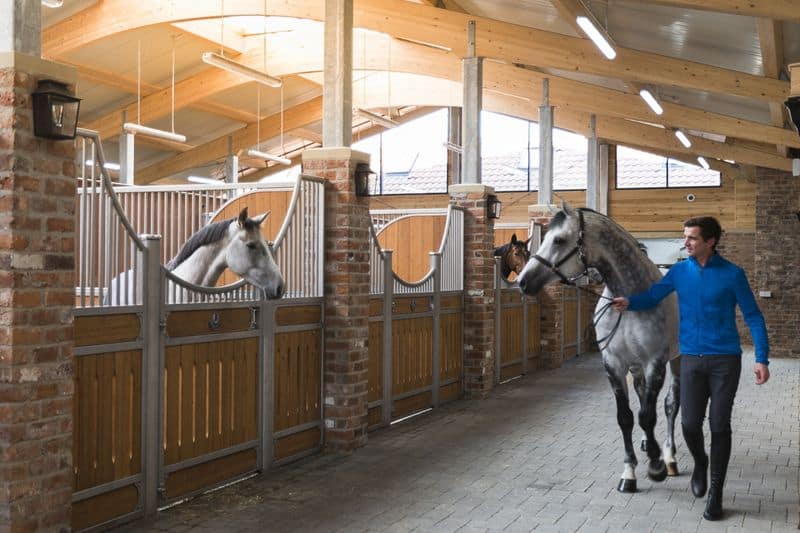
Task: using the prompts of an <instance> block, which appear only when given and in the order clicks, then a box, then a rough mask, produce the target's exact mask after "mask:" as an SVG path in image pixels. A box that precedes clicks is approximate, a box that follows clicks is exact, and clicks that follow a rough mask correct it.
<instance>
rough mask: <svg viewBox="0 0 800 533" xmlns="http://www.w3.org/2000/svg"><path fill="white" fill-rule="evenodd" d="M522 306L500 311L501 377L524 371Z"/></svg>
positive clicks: (506, 377) (505, 377)
mask: <svg viewBox="0 0 800 533" xmlns="http://www.w3.org/2000/svg"><path fill="white" fill-rule="evenodd" d="M522 324H523V309H522V307H512V308H509V309H502V310H501V312H500V379H501V380H505V379H509V378H512V377H514V376H518V375H520V374H521V373H522V348H523V347H522Z"/></svg>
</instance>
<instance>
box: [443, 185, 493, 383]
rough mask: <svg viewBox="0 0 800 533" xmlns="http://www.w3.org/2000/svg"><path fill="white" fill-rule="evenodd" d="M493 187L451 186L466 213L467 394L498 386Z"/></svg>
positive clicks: (453, 196)
mask: <svg viewBox="0 0 800 533" xmlns="http://www.w3.org/2000/svg"><path fill="white" fill-rule="evenodd" d="M490 194H494V189H493V188H492V187H487V186H485V185H480V184H461V185H451V186H450V203H451V204H453V205H456V206H459V207H461V208H463V209H464V210H465V213H464V393H465V395H466V396H467V397H468V398H485V397H486V396H487V394H488V393H489V391H490V390H491V389H492V387H493V385H494V357H495V346H494V344H495V342H494V337H495V329H494V312H495V307H494V306H495V303H496V302H495V299H494V221H493V220H491V219H489V218H487V216H486V199H487V197H488V196H489V195H490Z"/></svg>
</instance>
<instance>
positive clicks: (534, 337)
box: [528, 303, 542, 370]
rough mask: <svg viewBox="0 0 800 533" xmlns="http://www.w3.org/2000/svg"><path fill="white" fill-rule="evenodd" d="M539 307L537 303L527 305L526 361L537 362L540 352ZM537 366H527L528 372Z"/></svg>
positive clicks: (540, 326) (540, 322)
mask: <svg viewBox="0 0 800 533" xmlns="http://www.w3.org/2000/svg"><path fill="white" fill-rule="evenodd" d="M541 309H542V308H541V306H540V304H538V303H535V304H528V361H529V362H530V361H538V360H539V355H540V354H541V351H542V333H541V330H542V320H541ZM538 366H539V365H538V364H535V365H530V364H529V365H528V370H534V369H536V368H538Z"/></svg>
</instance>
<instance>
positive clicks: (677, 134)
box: [675, 130, 692, 148]
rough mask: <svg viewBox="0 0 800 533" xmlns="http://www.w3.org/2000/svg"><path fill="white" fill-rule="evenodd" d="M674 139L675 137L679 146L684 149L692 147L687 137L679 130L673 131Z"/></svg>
mask: <svg viewBox="0 0 800 533" xmlns="http://www.w3.org/2000/svg"><path fill="white" fill-rule="evenodd" d="M675 137H677V138H678V140H679V141H680V142H681V144H682V145H683V146H685V147H686V148H691V147H692V141H690V140H689V137H687V136H686V134H685V133H683V132H682V131H681V130H675Z"/></svg>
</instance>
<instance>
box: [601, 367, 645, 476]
mask: <svg viewBox="0 0 800 533" xmlns="http://www.w3.org/2000/svg"><path fill="white" fill-rule="evenodd" d="M605 369H606V376H608V381H609V383H610V384H611V390H613V391H614V399H615V400H616V402H617V424H619V428H620V430H622V441H623V443H624V445H625V467H624V469H623V471H622V476H621V478H620V480H619V485H617V490H618V491H620V492H636V465H637V464H638V461H637V460H636V453H635V452H634V450H633V411H631V408H630V406H629V405H628V382H627V380H626V374H627V372H626V371H617V370H616V369H614V368H613V367H611V366H610V365H608V364H605Z"/></svg>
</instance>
